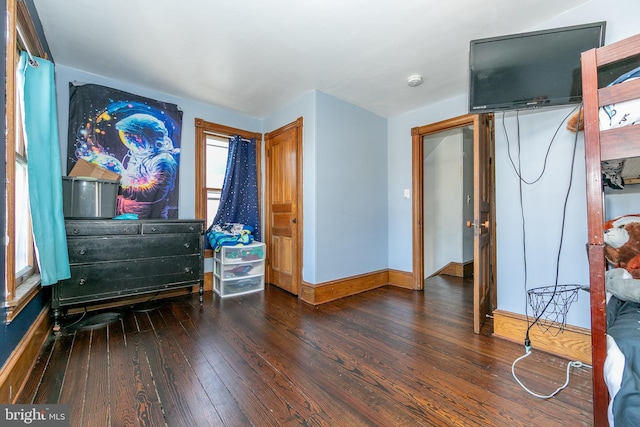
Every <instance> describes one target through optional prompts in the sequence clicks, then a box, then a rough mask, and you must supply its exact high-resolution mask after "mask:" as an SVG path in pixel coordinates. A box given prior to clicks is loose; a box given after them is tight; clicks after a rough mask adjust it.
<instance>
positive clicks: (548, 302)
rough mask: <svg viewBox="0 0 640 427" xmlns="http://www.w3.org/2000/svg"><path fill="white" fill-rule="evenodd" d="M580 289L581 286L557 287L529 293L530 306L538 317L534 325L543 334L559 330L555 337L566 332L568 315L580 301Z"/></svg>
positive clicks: (539, 289)
mask: <svg viewBox="0 0 640 427" xmlns="http://www.w3.org/2000/svg"><path fill="white" fill-rule="evenodd" d="M580 289H581V286H580V285H555V286H542V287H540V288H534V289H529V290H528V291H527V294H528V301H529V305H530V306H531V309H532V310H533V314H534V316H535V317H536V320H535V321H534V323H537V324H538V327H539V328H540V330H541V331H542V332H543V333H545V332H549V331H550V330H551V328H557V329H556V332H555V334H554V336H555V335H557V334H559V333H560V332H563V331H564V327H565V325H566V324H567V313H568V312H569V308H570V307H571V304H573V302H574V301H576V300H577V299H578V291H579V290H580Z"/></svg>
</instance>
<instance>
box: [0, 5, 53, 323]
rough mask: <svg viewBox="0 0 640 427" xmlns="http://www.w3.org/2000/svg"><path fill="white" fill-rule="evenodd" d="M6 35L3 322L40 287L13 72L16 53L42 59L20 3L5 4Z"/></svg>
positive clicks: (26, 169)
mask: <svg viewBox="0 0 640 427" xmlns="http://www.w3.org/2000/svg"><path fill="white" fill-rule="evenodd" d="M7 18H8V21H7V32H8V34H13V35H14V36H12V37H8V38H7V50H6V52H7V61H6V76H7V78H6V93H7V98H6V99H7V100H13V102H7V106H6V115H7V116H6V125H7V138H6V141H7V142H6V157H7V159H6V162H7V169H6V174H7V176H6V177H5V179H6V183H7V194H6V200H7V212H10V214H8V215H7V216H6V229H5V230H4V232H5V235H6V236H7V237H8V242H9V244H8V245H7V247H6V251H5V274H6V278H5V284H6V285H5V286H6V301H5V305H6V307H7V322H11V321H12V320H13V319H14V318H15V316H16V315H17V314H18V313H19V312H20V310H22V308H23V307H25V306H26V305H27V303H28V302H29V301H30V299H31V298H32V297H33V296H34V295H36V294H37V292H38V289H39V285H40V275H39V274H38V273H39V272H38V268H37V262H36V256H35V248H34V243H33V233H32V229H31V214H30V212H29V187H28V185H29V179H28V175H27V171H28V159H27V156H26V149H25V141H24V138H23V129H22V117H21V116H20V108H19V103H18V98H19V96H20V94H19V93H18V91H17V90H16V89H17V88H16V72H17V65H18V59H19V56H20V50H26V51H28V52H31V54H32V55H34V56H38V57H41V58H46V54H45V52H44V50H43V49H42V46H41V44H40V41H39V40H38V37H37V35H36V32H35V29H34V28H33V22H32V21H31V17H30V16H29V12H28V10H27V6H26V5H25V3H24V2H22V1H16V0H9V1H7Z"/></svg>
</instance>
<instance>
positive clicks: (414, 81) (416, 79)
mask: <svg viewBox="0 0 640 427" xmlns="http://www.w3.org/2000/svg"><path fill="white" fill-rule="evenodd" d="M407 84H408V85H409V86H410V87H416V86H420V85H421V84H422V76H420V75H418V74H416V75H414V76H411V77H409V78H408V79H407Z"/></svg>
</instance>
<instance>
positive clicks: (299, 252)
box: [263, 117, 304, 298]
mask: <svg viewBox="0 0 640 427" xmlns="http://www.w3.org/2000/svg"><path fill="white" fill-rule="evenodd" d="M303 121H304V120H303V118H302V117H298V118H297V119H296V120H295V121H293V122H291V123H288V124H286V125H284V126H281V127H279V128H278V129H275V130H273V131H271V132H267V133H265V134H264V148H265V165H264V171H265V184H264V189H265V191H264V195H265V199H264V211H265V214H264V228H263V230H264V233H265V243H266V265H265V283H271V276H272V275H273V272H272V269H271V260H272V256H273V253H272V248H271V244H270V243H271V238H272V232H271V227H272V224H271V213H272V212H271V180H272V179H273V176H272V174H271V170H270V168H269V164H268V163H266V162H268V161H269V154H270V153H269V151H270V149H271V141H270V140H271V139H272V138H273V137H274V136H277V135H279V134H281V133H282V132H285V131H288V130H291V129H292V128H293V129H295V130H296V137H297V143H296V165H295V168H296V194H295V195H293V197H294V198H295V200H296V203H295V209H294V212H292V215H293V217H294V218H295V220H296V238H295V239H294V244H295V245H296V248H295V251H296V260H295V265H293V266H292V268H293V270H294V271H293V274H292V276H293V278H294V280H295V287H296V296H297V297H298V298H299V297H300V287H301V285H302V258H303V247H302V245H303V241H304V239H303V215H302V212H303V209H302V202H303V200H302V196H303V188H302V185H303V181H302V173H303V170H302V165H303V163H302V136H303V134H302V130H303Z"/></svg>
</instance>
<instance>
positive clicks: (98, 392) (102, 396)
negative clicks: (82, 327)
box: [82, 327, 111, 426]
mask: <svg viewBox="0 0 640 427" xmlns="http://www.w3.org/2000/svg"><path fill="white" fill-rule="evenodd" d="M108 351H109V345H108V335H107V328H106V327H103V328H99V329H93V330H91V347H90V349H89V367H88V370H87V386H86V392H85V405H84V411H83V416H82V425H92V426H106V425H109V423H110V418H111V417H110V411H109V360H108Z"/></svg>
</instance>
